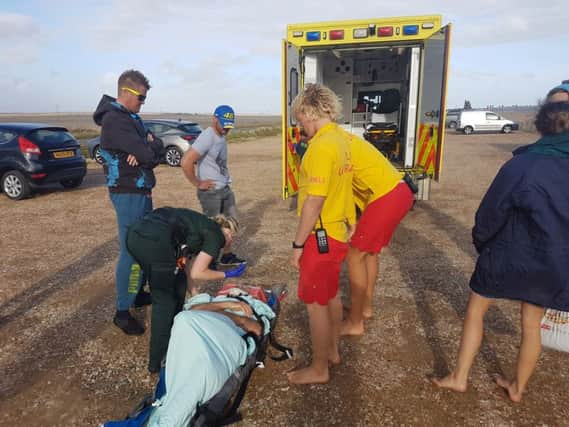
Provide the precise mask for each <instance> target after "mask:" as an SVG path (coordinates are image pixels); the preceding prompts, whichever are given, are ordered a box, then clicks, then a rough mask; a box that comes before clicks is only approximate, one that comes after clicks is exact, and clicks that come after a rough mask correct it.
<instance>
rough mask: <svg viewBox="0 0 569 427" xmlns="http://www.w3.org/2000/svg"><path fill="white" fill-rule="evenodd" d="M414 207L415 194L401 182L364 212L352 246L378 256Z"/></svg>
mask: <svg viewBox="0 0 569 427" xmlns="http://www.w3.org/2000/svg"><path fill="white" fill-rule="evenodd" d="M412 206H413V193H412V192H411V190H410V189H409V186H408V185H407V184H406V183H404V182H400V183H399V184H397V186H396V187H395V188H394V189H393V190H391V191H390V192H389V193H387V194H385V195H384V196H382V197H380V198H379V199H377V200H374V201H373V202H371V203H370V204H369V205H368V207H367V208H366V209H365V210H364V212H363V214H362V216H361V218H360V220H359V221H358V225H357V226H356V231H355V232H354V234H353V236H352V240H351V241H350V246H351V247H352V248H355V249H359V250H360V251H362V252H368V253H374V254H377V253H379V252H381V249H382V248H383V247H385V246H387V245H388V244H389V241H390V240H391V236H392V235H393V232H394V231H395V228H396V227H397V225H399V223H400V222H401V220H402V219H403V218H404V217H405V215H406V214H407V212H409V209H411V207H412Z"/></svg>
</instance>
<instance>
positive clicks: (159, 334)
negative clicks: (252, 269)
mask: <svg viewBox="0 0 569 427" xmlns="http://www.w3.org/2000/svg"><path fill="white" fill-rule="evenodd" d="M237 231H238V223H237V221H236V220H235V219H234V218H231V217H225V216H223V215H217V216H215V217H214V218H212V219H210V218H208V217H206V216H205V215H202V214H200V213H198V212H195V211H192V210H190V209H182V208H170V207H164V208H159V209H156V210H154V211H152V212H150V213H148V214H147V215H145V216H144V217H143V218H142V219H140V220H138V221H136V222H135V223H134V224H132V225H131V226H130V227H129V229H128V233H127V238H126V246H127V248H128V251H129V252H130V253H131V254H132V256H133V257H134V259H136V261H137V262H138V263H139V264H140V266H141V267H142V270H143V271H144V273H145V274H146V275H147V276H148V278H149V282H150V295H151V296H152V323H151V331H150V356H149V364H148V370H149V371H150V372H158V371H159V370H160V366H161V362H162V359H163V358H164V356H165V355H166V350H167V348H168V340H169V339H170V330H171V328H172V322H173V321H174V316H175V315H176V314H177V313H179V312H180V311H181V310H182V307H183V304H184V300H185V297H186V290H187V281H186V280H187V277H188V276H189V278H190V279H192V280H220V279H224V278H227V277H238V276H240V275H241V274H243V272H244V271H245V267H246V264H245V263H243V264H240V265H239V266H237V267H236V268H234V269H232V270H227V271H224V272H223V271H216V270H211V269H210V267H209V265H210V263H211V261H212V260H214V259H215V258H217V256H218V255H219V253H220V252H221V250H222V249H224V248H225V247H227V246H229V245H231V242H232V241H233V238H234V236H235V235H236V234H237ZM188 257H192V258H193V262H192V263H191V266H190V264H187V259H188ZM186 264H187V266H186ZM186 267H187V268H186ZM194 292H195V287H192V294H193V293H194Z"/></svg>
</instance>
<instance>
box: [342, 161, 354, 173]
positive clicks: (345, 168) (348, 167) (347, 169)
mask: <svg viewBox="0 0 569 427" xmlns="http://www.w3.org/2000/svg"><path fill="white" fill-rule="evenodd" d="M353 168H354V167H353V165H352V164H351V163H345V164H344V165H343V166H342V167H340V168H339V169H338V176H342V175H344V174H345V173H350V172H352V170H353Z"/></svg>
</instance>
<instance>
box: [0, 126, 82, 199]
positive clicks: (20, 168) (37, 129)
mask: <svg viewBox="0 0 569 427" xmlns="http://www.w3.org/2000/svg"><path fill="white" fill-rule="evenodd" d="M86 173H87V166H86V163H85V158H84V157H83V154H81V149H80V147H79V142H77V140H76V139H75V137H74V136H73V135H71V134H70V133H69V132H68V130H67V129H66V128H63V127H59V126H53V125H47V124H41V123H0V186H1V188H2V191H3V192H4V193H5V194H6V196H8V197H9V198H10V199H12V200H21V199H24V198H26V197H28V196H30V195H31V193H32V191H33V190H35V189H37V188H38V187H40V186H42V185H45V184H49V183H54V182H58V183H60V184H61V185H62V186H63V187H65V188H75V187H78V186H79V185H81V183H82V182H83V178H84V177H85V174H86Z"/></svg>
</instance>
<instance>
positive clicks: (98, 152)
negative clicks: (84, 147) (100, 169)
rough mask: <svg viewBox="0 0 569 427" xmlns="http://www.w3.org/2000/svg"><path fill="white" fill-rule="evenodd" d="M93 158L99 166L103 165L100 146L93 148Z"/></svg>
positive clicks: (103, 160)
mask: <svg viewBox="0 0 569 427" xmlns="http://www.w3.org/2000/svg"><path fill="white" fill-rule="evenodd" d="M93 158H94V159H95V161H96V162H97V163H99V164H100V165H102V164H104V163H105V159H103V156H102V155H101V146H100V145H97V146H96V147H95V149H94V150H93Z"/></svg>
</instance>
